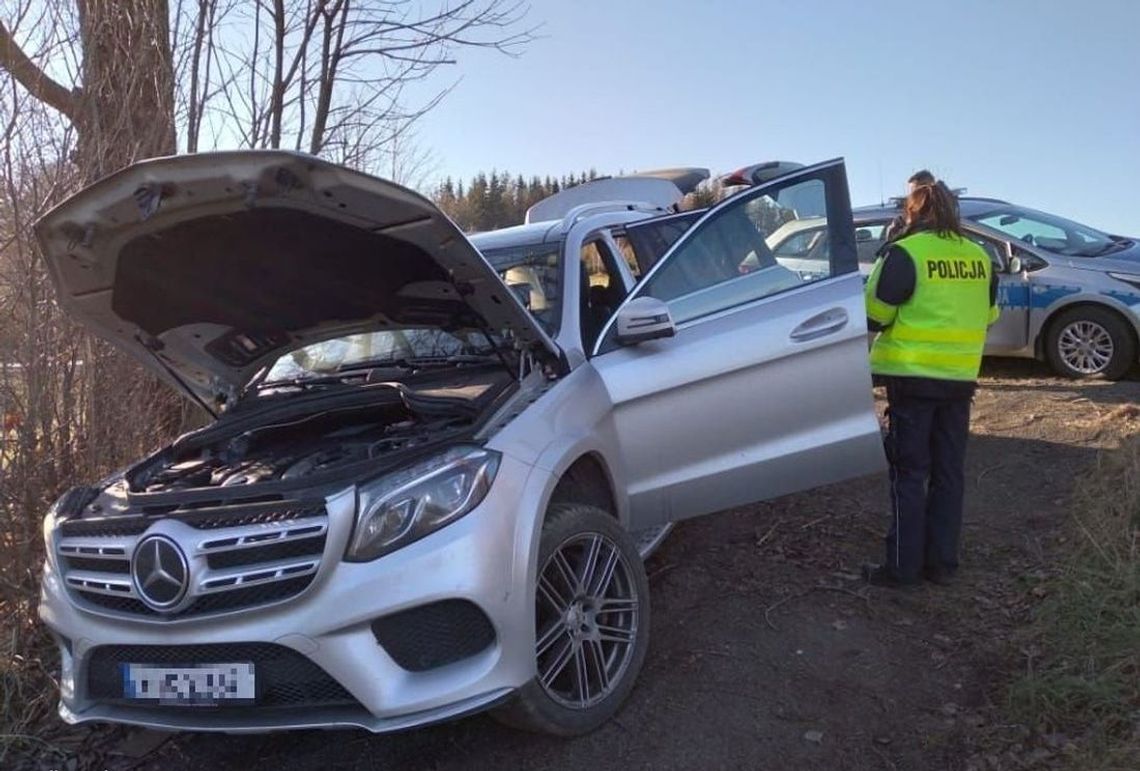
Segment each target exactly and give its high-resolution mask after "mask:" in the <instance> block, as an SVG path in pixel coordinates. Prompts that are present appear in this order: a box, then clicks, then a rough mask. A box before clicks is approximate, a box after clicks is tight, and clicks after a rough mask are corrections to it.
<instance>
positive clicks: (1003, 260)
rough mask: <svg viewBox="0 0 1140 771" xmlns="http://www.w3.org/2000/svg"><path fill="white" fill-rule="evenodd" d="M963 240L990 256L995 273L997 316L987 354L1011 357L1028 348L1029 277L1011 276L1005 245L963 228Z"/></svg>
mask: <svg viewBox="0 0 1140 771" xmlns="http://www.w3.org/2000/svg"><path fill="white" fill-rule="evenodd" d="M965 233H966V236H967V237H969V239H970V240H971V241H973V242H974V243H976V244H977V245H978V246H980V247H982V249H984V250H985V251H986V254H988V255H989V256H990V262H991V263H992V264H993V269H994V270H995V271H997V276H998V291H997V302H998V309H999V311H1000V315H999V316H998V320H997V321H996V322H994V323H993V325H992V326H990V328H989V330H988V331H987V332H986V348H985V352H986V353H987V354H999V355H1000V354H1003V353H1014V352H1016V351H1020V350H1022V349H1023V348H1025V347H1026V346H1028V345H1029V277H1028V275H1027V274H1026V273H1025V272H1024V271H1017V272H1016V273H1011V272H1010V270H1009V264H1010V251H1009V244H1008V242H1006V241H1004V240H1001V239H997V238H994V237H993V236H991V235H989V234H988V233H983V232H981V231H980V230H978V229H975V228H971V227H967V228H965Z"/></svg>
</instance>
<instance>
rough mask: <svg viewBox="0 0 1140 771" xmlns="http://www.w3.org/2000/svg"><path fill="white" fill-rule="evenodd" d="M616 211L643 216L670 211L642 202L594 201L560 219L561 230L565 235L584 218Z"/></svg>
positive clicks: (574, 209) (576, 207)
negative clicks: (634, 212) (643, 214)
mask: <svg viewBox="0 0 1140 771" xmlns="http://www.w3.org/2000/svg"><path fill="white" fill-rule="evenodd" d="M618 211H636V212H643V213H645V214H669V213H670V212H671V211H672V209H668V208H665V207H663V206H654V205H653V204H650V203H645V202H642V201H596V202H594V203H584V204H580V205H578V206H575V207H574V208H573V209H571V210H570V211H568V212H566V216H565V217H563V218H562V224H561V230H562V232H563V233H565V232H567V231H568V230H570V228H572V227H574V226H575V225H577V224H578V223H579V222H581V221H582V220H584V219H585V218H586V217H589V216H592V215H594V214H605V213H608V212H618Z"/></svg>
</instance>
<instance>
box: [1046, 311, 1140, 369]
mask: <svg viewBox="0 0 1140 771" xmlns="http://www.w3.org/2000/svg"><path fill="white" fill-rule="evenodd" d="M1045 354H1046V356H1047V357H1048V359H1049V364H1050V365H1051V366H1052V367H1053V369H1054V371H1056V372H1057V373H1058V374H1059V375H1064V376H1065V377H1071V378H1095V377H1101V378H1105V379H1107V380H1118V379H1120V378H1122V377H1124V375H1125V373H1127V372H1128V369H1129V368H1130V367H1131V366H1132V364H1133V362H1134V361H1135V360H1136V342H1135V340H1134V338H1133V336H1132V332H1131V330H1130V329H1129V328H1128V325H1127V323H1126V322H1125V321H1124V319H1122V318H1121V317H1120V316H1119V315H1117V314H1116V313H1114V312H1112V311H1110V310H1108V309H1106V308H1098V307H1095V306H1084V307H1080V308H1073V309H1072V310H1068V311H1064V312H1063V313H1061V315H1059V316H1058V317H1057V318H1056V319H1055V320H1054V321H1053V323H1052V324H1050V325H1049V334H1048V336H1047V337H1046V340H1045Z"/></svg>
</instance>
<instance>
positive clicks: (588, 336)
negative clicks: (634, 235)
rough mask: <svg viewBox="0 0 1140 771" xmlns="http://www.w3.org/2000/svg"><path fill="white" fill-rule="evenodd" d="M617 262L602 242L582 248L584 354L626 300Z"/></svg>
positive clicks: (581, 322) (581, 312)
mask: <svg viewBox="0 0 1140 771" xmlns="http://www.w3.org/2000/svg"><path fill="white" fill-rule="evenodd" d="M616 260H617V258H616V257H615V256H614V255H613V253H612V252H611V251H610V248H609V246H608V245H607V244H606V242H605V241H602V240H596V241H590V242H588V243H586V244H584V245H583V246H582V268H581V275H582V288H581V293H580V295H579V300H580V313H579V323H580V324H581V332H582V347H583V348H584V349H585V350H587V351H589V350H591V349H592V348H593V346H594V341H595V340H596V339H597V336H598V334H599V333H600V332H601V331H602V327H603V326H605V323H606V321H607V320H608V319H609V317H610V316H611V315H612V314H613V312H614V310H615V309H616V308H617V307H618V306H619V305H621V301H622V300H624V299H625V286H624V285H623V284H622V280H621V276H620V275H619V274H618V272H617V262H616Z"/></svg>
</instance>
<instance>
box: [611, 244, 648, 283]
mask: <svg viewBox="0 0 1140 771" xmlns="http://www.w3.org/2000/svg"><path fill="white" fill-rule="evenodd" d="M614 242H615V243H617V245H618V248H619V249H621V256H622V259H624V260H625V264H626V265H627V266H629V272H630V273H631V274H632V275H633V276H634V278H637V277H638V276H640V275H641V266H640V265H639V264H638V262H637V251H636V250H635V249H634V248H633V244H632V243H630V240H629V237H628V236H627V235H626V234H625V233H615V234H614Z"/></svg>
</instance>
